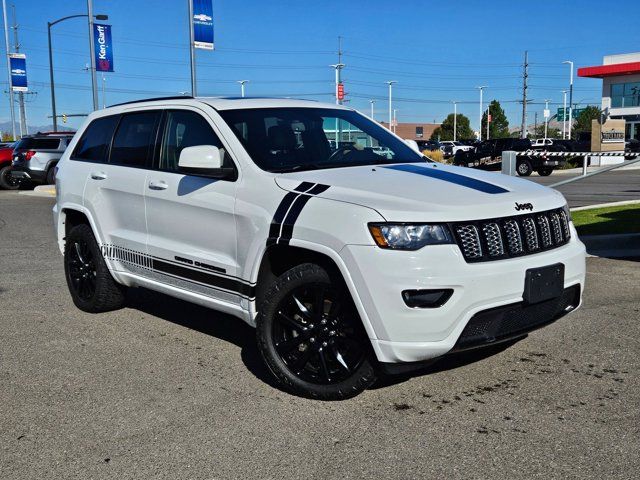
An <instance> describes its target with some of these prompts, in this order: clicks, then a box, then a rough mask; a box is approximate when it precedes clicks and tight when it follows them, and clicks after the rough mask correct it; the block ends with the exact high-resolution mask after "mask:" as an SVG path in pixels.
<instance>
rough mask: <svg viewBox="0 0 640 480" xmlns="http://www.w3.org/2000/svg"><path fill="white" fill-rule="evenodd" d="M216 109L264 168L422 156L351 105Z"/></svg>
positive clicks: (310, 167)
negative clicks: (346, 107) (347, 107)
mask: <svg viewBox="0 0 640 480" xmlns="http://www.w3.org/2000/svg"><path fill="white" fill-rule="evenodd" d="M220 114H221V115H222V117H223V118H224V120H225V121H226V122H227V124H228V125H229V126H230V127H231V129H232V130H233V131H234V133H235V134H236V136H237V137H238V139H239V140H240V141H241V142H242V144H243V145H244V147H245V148H246V150H247V152H248V153H249V155H250V156H251V158H252V159H253V161H254V162H255V163H256V164H257V165H258V166H259V167H260V168H262V169H263V170H267V171H270V172H287V171H299V170H313V169H322V168H337V167H348V166H357V165H377V164H385V163H406V162H424V161H425V157H423V156H422V155H420V154H418V153H416V152H415V151H414V150H413V149H411V148H410V147H409V146H408V145H407V144H406V143H404V142H403V141H402V140H399V139H398V138H396V137H395V136H393V135H392V134H391V133H390V132H389V131H388V130H386V129H385V128H383V127H381V126H380V125H378V124H377V123H375V122H373V121H371V120H369V119H368V118H366V117H364V116H362V115H360V114H359V113H357V112H354V111H351V110H340V109H331V108H258V109H240V110H224V111H221V112H220Z"/></svg>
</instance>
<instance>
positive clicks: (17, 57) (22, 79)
mask: <svg viewBox="0 0 640 480" xmlns="http://www.w3.org/2000/svg"><path fill="white" fill-rule="evenodd" d="M9 65H10V66H11V90H13V91H14V92H26V91H27V57H26V56H25V54H24V53H10V54H9Z"/></svg>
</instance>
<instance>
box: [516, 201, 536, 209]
mask: <svg viewBox="0 0 640 480" xmlns="http://www.w3.org/2000/svg"><path fill="white" fill-rule="evenodd" d="M516 210H518V211H520V210H529V211H531V210H533V205H532V204H531V203H518V202H516Z"/></svg>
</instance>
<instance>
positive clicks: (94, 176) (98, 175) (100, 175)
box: [91, 172, 107, 180]
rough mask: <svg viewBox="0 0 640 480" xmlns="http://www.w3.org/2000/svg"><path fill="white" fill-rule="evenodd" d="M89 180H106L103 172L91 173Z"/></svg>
mask: <svg viewBox="0 0 640 480" xmlns="http://www.w3.org/2000/svg"><path fill="white" fill-rule="evenodd" d="M91 178H92V179H94V180H104V179H106V178H107V174H106V173H104V172H91Z"/></svg>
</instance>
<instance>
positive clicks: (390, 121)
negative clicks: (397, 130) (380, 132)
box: [385, 80, 398, 130]
mask: <svg viewBox="0 0 640 480" xmlns="http://www.w3.org/2000/svg"><path fill="white" fill-rule="evenodd" d="M385 83H386V84H387V85H389V130H391V124H392V122H393V106H392V103H391V99H392V94H393V84H394V83H398V81H397V80H389V81H387V82H385Z"/></svg>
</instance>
